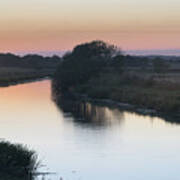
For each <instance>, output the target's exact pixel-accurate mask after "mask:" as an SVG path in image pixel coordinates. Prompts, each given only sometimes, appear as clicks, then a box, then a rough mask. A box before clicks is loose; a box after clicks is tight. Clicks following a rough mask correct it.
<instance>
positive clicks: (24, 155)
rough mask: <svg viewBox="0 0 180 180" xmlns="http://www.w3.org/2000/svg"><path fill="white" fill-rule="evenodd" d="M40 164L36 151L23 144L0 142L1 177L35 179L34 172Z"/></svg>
mask: <svg viewBox="0 0 180 180" xmlns="http://www.w3.org/2000/svg"><path fill="white" fill-rule="evenodd" d="M37 166H38V163H37V156H36V154H35V152H34V151H30V150H28V149H27V148H26V147H24V146H22V145H18V144H16V145H14V144H10V143H9V142H2V141H1V142H0V179H2V180H33V177H32V175H31V174H32V172H34V171H35V170H36V168H37Z"/></svg>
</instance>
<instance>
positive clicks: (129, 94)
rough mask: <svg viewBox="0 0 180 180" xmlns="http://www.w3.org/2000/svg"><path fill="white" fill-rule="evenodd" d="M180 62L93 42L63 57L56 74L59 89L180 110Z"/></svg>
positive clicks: (161, 109)
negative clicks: (135, 54) (136, 54)
mask: <svg viewBox="0 0 180 180" xmlns="http://www.w3.org/2000/svg"><path fill="white" fill-rule="evenodd" d="M179 70H180V61H178V60H177V61H171V60H169V61H167V60H164V59H161V58H159V57H156V58H153V59H151V58H148V57H136V56H128V55H123V54H122V52H119V50H117V49H116V48H115V47H114V46H112V45H109V44H106V43H104V42H102V41H93V42H90V43H85V44H81V45H78V46H76V47H75V48H74V49H73V51H72V53H70V54H67V55H66V56H64V57H63V61H62V63H61V64H60V65H59V66H58V69H57V71H56V73H55V76H54V81H55V84H57V85H56V86H57V91H59V92H62V93H64V92H70V93H77V94H82V95H86V96H87V97H89V98H92V99H108V100H112V101H116V102H122V103H125V104H132V105H133V106H137V107H138V108H139V109H152V110H155V111H157V112H163V113H178V114H179V113H180V71H179Z"/></svg>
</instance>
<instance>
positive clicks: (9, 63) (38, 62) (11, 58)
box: [0, 53, 61, 69]
mask: <svg viewBox="0 0 180 180" xmlns="http://www.w3.org/2000/svg"><path fill="white" fill-rule="evenodd" d="M60 61H61V58H60V57H58V56H52V57H43V56H40V55H26V56H23V57H20V56H17V55H14V54H10V53H8V54H2V53H1V54H0V67H18V68H30V69H49V68H56V66H57V65H58V63H59V62H60Z"/></svg>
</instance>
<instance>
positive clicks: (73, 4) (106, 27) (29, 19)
mask: <svg viewBox="0 0 180 180" xmlns="http://www.w3.org/2000/svg"><path fill="white" fill-rule="evenodd" d="M179 9H180V1H178V0H151V1H147V0H146V1H145V0H134V1H133V0H126V1H125V0H124V1H122V0H76V1H74V0H61V1H59V0H31V1H24V0H13V1H11V0H3V1H1V2H0V11H1V16H0V27H1V28H0V41H1V44H0V51H1V52H20V51H21V52H22V51H26V52H28V51H45V50H48V51H57V50H62V51H64V50H67V49H72V48H73V47H74V46H75V45H77V44H79V43H82V42H87V41H91V40H96V39H101V40H104V41H106V42H109V43H112V44H115V45H117V46H119V47H121V48H122V49H123V50H125V51H126V50H132V49H139V50H143V49H146V50H148V49H149V50H150V49H180V43H179V39H180V21H179V19H180V11H179Z"/></svg>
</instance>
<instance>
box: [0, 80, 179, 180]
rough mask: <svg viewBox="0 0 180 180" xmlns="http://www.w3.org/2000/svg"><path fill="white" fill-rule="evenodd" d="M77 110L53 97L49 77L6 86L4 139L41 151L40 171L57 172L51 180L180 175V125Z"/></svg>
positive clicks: (173, 179)
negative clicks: (57, 101) (58, 104)
mask: <svg viewBox="0 0 180 180" xmlns="http://www.w3.org/2000/svg"><path fill="white" fill-rule="evenodd" d="M72 109H73V108H72V107H71V108H69V111H68V107H67V106H66V107H64V106H62V108H61V107H59V106H57V105H56V103H55V102H54V101H53V100H52V93H51V82H50V81H49V80H44V81H39V82H33V83H26V84H20V85H16V86H10V87H3V88H0V124H1V125H0V138H2V139H5V140H8V141H10V142H12V143H22V144H25V145H27V147H28V148H30V149H33V150H35V151H36V152H37V154H38V156H39V160H41V162H42V164H43V165H45V166H44V167H42V168H41V169H40V170H41V171H48V172H56V174H53V175H50V176H49V177H47V180H49V179H51V180H59V179H60V177H62V179H63V180H179V179H180V172H179V164H180V155H179V153H180V152H179V150H180V141H179V140H180V125H179V124H177V123H172V122H168V121H165V120H164V119H161V118H157V117H150V116H142V115H138V114H136V113H132V112H127V111H121V110H118V109H110V108H108V107H101V106H97V105H91V104H88V103H87V104H85V105H84V104H83V105H81V106H80V107H79V106H78V108H77V107H76V108H75V110H73V111H72ZM82 109H83V110H82ZM39 179H41V178H39Z"/></svg>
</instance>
